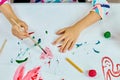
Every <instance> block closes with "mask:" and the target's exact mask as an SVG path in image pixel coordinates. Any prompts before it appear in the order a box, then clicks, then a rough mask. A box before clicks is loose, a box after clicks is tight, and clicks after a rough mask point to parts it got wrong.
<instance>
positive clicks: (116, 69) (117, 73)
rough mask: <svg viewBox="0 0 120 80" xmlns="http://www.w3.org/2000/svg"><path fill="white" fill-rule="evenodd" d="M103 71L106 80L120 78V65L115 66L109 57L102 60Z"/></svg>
mask: <svg viewBox="0 0 120 80" xmlns="http://www.w3.org/2000/svg"><path fill="white" fill-rule="evenodd" d="M102 71H103V75H104V80H112V79H111V77H116V78H117V77H120V64H116V65H114V63H113V61H112V60H111V59H110V58H109V57H103V58H102Z"/></svg>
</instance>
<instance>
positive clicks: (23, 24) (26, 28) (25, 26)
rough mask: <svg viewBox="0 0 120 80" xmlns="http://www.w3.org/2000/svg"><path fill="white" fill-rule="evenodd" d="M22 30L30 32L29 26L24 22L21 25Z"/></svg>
mask: <svg viewBox="0 0 120 80" xmlns="http://www.w3.org/2000/svg"><path fill="white" fill-rule="evenodd" d="M21 26H22V28H24V30H25V31H27V30H28V25H27V24H26V23H24V22H22V23H21Z"/></svg>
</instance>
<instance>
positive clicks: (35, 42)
mask: <svg viewBox="0 0 120 80" xmlns="http://www.w3.org/2000/svg"><path fill="white" fill-rule="evenodd" d="M11 21H12V22H13V23H15V24H16V25H17V26H18V27H20V28H21V26H20V25H19V24H18V23H17V22H16V21H15V20H14V19H12V18H11ZM21 31H23V28H21ZM29 34H31V33H29ZM29 39H31V40H32V41H33V43H34V44H36V45H37V46H38V47H39V48H40V49H41V50H42V51H43V52H44V53H45V54H47V52H46V51H45V50H44V49H43V48H42V47H41V46H40V45H39V44H38V43H37V41H35V40H34V39H33V38H31V36H29Z"/></svg>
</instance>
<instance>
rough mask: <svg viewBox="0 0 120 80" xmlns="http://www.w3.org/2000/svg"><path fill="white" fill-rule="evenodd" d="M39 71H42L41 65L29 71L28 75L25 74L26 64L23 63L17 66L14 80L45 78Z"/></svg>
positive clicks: (39, 79) (38, 79)
mask: <svg viewBox="0 0 120 80" xmlns="http://www.w3.org/2000/svg"><path fill="white" fill-rule="evenodd" d="M39 71H40V67H36V68H33V69H32V70H30V71H28V72H27V73H26V75H24V72H25V64H21V65H20V66H19V67H18V68H17V70H16V72H15V74H14V77H13V80H43V78H42V77H41V76H40V75H39Z"/></svg>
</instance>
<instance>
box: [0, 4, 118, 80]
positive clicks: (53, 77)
mask: <svg viewBox="0 0 120 80" xmlns="http://www.w3.org/2000/svg"><path fill="white" fill-rule="evenodd" d="M12 7H13V9H14V11H15V13H16V14H17V15H18V17H19V18H21V19H22V20H24V21H25V22H26V23H27V24H28V25H29V31H34V32H35V34H34V36H35V39H38V38H41V40H42V42H41V43H40V44H41V45H42V47H43V48H45V47H46V46H47V47H49V48H50V50H51V51H52V53H53V55H54V58H53V59H52V60H51V65H50V67H49V66H48V65H46V64H43V63H44V62H45V61H47V60H48V59H47V60H40V55H41V52H42V51H41V50H40V49H39V48H38V47H34V48H32V49H31V50H30V51H29V53H30V56H29V59H28V61H27V63H26V67H25V72H27V71H29V70H31V69H32V68H34V67H36V66H41V67H42V68H41V70H40V73H41V74H42V77H43V80H61V79H62V78H64V80H104V74H103V71H102V63H101V60H102V59H103V57H104V56H107V57H109V58H111V60H112V61H113V63H114V70H115V71H117V70H116V64H120V62H119V61H120V36H119V34H120V21H119V20H120V4H111V10H110V14H109V15H108V17H107V18H105V19H104V20H102V21H99V22H97V23H95V24H94V25H92V26H90V27H89V28H87V29H85V30H84V31H82V32H81V34H80V37H79V39H78V41H77V44H81V43H82V45H81V46H80V47H78V48H76V46H75V47H74V49H73V50H71V51H67V52H66V53H65V54H61V53H59V51H58V48H57V47H56V46H53V45H52V44H51V43H52V42H53V41H54V40H55V39H56V38H57V37H58V36H56V35H55V32H56V31H57V30H59V29H61V28H63V27H66V26H70V25H72V24H74V23H75V22H77V21H78V20H79V19H81V18H83V16H85V15H87V14H88V13H89V10H90V9H91V7H92V6H91V4H89V3H88V4H85V3H79V4H75V3H70V4H69V3H65V4H64V3H63V4H62V3H60V4H51V3H50V4H12ZM10 30H11V26H10V24H9V23H8V21H7V19H6V18H5V17H4V16H3V15H2V14H0V46H1V45H2V43H3V41H4V39H7V43H6V45H5V47H4V49H3V51H2V53H1V54H0V79H1V80H12V79H13V76H14V74H15V71H16V69H17V67H18V66H19V65H20V64H18V63H16V62H15V59H16V57H17V54H18V53H19V50H20V48H22V50H24V49H26V48H28V47H30V46H31V45H33V44H32V42H31V40H29V39H26V40H23V41H21V40H19V39H17V38H16V37H14V36H13V35H12V34H11V31H10ZM46 30H47V31H48V34H46V33H45V31H46ZM106 31H110V32H111V34H112V37H111V38H109V39H106V38H104V36H103V34H104V32H106ZM98 41H100V43H99V44H96V43H97V42H98ZM18 42H20V45H18ZM93 49H95V50H96V51H99V52H98V53H96V52H95V51H94V50H93ZM25 56H28V53H26V55H25ZM66 57H69V58H70V59H72V60H73V61H74V62H75V63H76V64H77V65H78V66H80V67H81V68H82V69H83V71H84V73H80V72H79V71H77V70H76V69H75V68H74V67H73V66H71V65H70V64H69V63H68V62H66V60H65V58H66ZM11 59H13V63H11V62H10V61H11ZM57 59H58V60H59V63H58V62H56V60H57ZM110 66H111V65H110ZM90 69H95V70H96V71H97V76H96V77H94V78H90V77H89V76H88V75H87V71H88V70H90ZM110 69H111V68H110ZM105 70H107V69H105ZM110 76H111V75H110ZM111 78H112V79H111V80H119V79H120V76H119V77H113V76H111ZM106 80H107V79H106Z"/></svg>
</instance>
